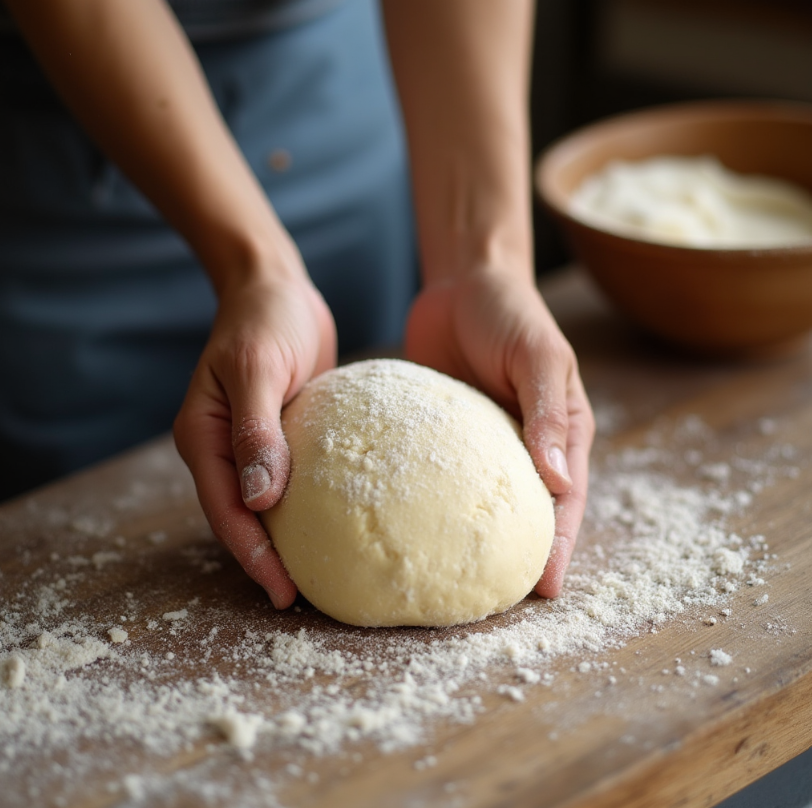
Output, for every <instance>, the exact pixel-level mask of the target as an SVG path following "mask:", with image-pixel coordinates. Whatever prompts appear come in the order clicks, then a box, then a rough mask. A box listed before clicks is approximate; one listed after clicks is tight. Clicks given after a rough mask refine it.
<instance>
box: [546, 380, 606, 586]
mask: <svg viewBox="0 0 812 808" xmlns="http://www.w3.org/2000/svg"><path fill="white" fill-rule="evenodd" d="M575 387H576V392H575V397H574V403H573V405H572V413H571V415H570V429H569V435H568V438H569V447H568V452H567V455H568V466H569V468H570V470H571V472H572V486H571V488H570V489H569V491H567V492H566V493H565V494H561V495H560V496H557V497H556V502H555V537H554V539H553V545H552V548H551V550H550V556H549V559H548V561H547V565H546V567H545V568H544V573H543V574H542V576H541V580H540V581H539V582H538V584H537V585H536V587H535V591H536V593H537V594H539V595H541V596H542V597H546V598H554V597H557V596H558V595H559V594H560V593H561V588H562V585H563V581H564V575H565V573H566V571H567V568H568V567H569V563H570V559H571V558H572V552H573V550H574V548H575V543H576V541H577V538H578V531H579V530H580V527H581V523H582V521H583V517H584V511H585V509H586V501H587V488H588V486H589V451H590V449H591V447H592V438H593V436H594V431H595V427H594V420H593V418H592V412H591V410H590V408H589V403H588V401H587V399H586V394H585V393H583V388H582V387H581V385H580V381H577V383H576V384H575Z"/></svg>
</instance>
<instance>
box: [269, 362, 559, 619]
mask: <svg viewBox="0 0 812 808" xmlns="http://www.w3.org/2000/svg"><path fill="white" fill-rule="evenodd" d="M282 425H283V428H284V431H285V435H286V436H287V440H288V443H289V445H290V451H291V474H290V481H289V483H288V487H287V489H286V491H285V495H284V496H283V498H282V500H281V501H280V502H279V503H278V504H277V505H276V506H275V507H274V508H272V509H271V510H269V511H265V512H264V513H263V514H262V520H263V522H264V524H265V526H266V528H267V529H268V532H269V533H270V535H271V538H272V539H273V543H274V545H275V547H276V549H277V551H278V552H279V555H280V556H281V557H282V561H283V562H284V564H285V567H286V568H287V570H288V572H289V573H290V576H291V578H293V581H294V582H295V584H296V586H297V587H298V588H299V590H300V591H301V593H302V594H303V595H304V596H305V597H306V598H307V599H308V600H309V601H310V602H311V603H313V605H315V606H316V607H317V608H319V609H321V610H322V611H323V612H325V613H326V614H328V615H330V616H331V617H334V618H335V619H336V620H340V621H342V622H344V623H351V624H353V625H357V626H450V625H457V624H460V623H468V622H472V621H475V620H481V619H483V618H484V617H487V616H488V615H491V614H495V613H497V612H502V611H504V610H505V609H507V608H509V607H510V606H512V605H513V604H514V603H516V602H517V601H519V600H521V599H522V598H523V597H524V596H525V595H527V593H528V592H529V591H530V590H531V589H532V588H533V586H534V585H535V584H536V582H537V581H538V579H539V578H540V576H541V573H542V571H543V569H544V565H545V563H546V561H547V556H548V554H549V551H550V545H551V543H552V539H553V530H554V515H553V505H552V499H551V497H550V494H549V493H548V491H547V489H546V488H545V486H544V484H543V483H542V481H541V479H540V478H539V476H538V474H537V473H536V470H535V467H534V465H533V461H532V460H531V459H530V455H529V454H528V452H527V450H526V449H525V447H524V444H523V443H522V440H521V430H520V428H519V426H518V424H517V423H516V422H515V420H514V419H513V418H511V417H510V416H509V415H508V414H507V413H505V412H504V411H503V410H502V409H501V408H500V407H498V406H497V405H496V404H494V403H493V402H492V401H491V400H490V399H489V398H488V397H487V396H485V395H483V394H482V393H480V392H478V391H476V390H474V389H473V388H471V387H469V386H468V385H466V384H463V383H462V382H459V381H456V380H455V379H452V378H450V377H448V376H445V375H443V374H441V373H438V372H436V371H434V370H430V369H429V368H426V367H423V366H421V365H416V364H413V363H411V362H404V361H400V360H394V359H377V360H370V361H365V362H356V363H354V364H351V365H346V366H344V367H341V368H338V369H336V370H331V371H328V372H327V373H324V374H322V375H321V376H319V377H318V378H316V379H314V380H313V381H311V382H310V383H309V384H307V385H306V386H305V387H304V388H303V390H302V391H301V392H300V393H299V395H298V396H297V397H296V398H295V399H294V400H293V401H292V402H291V403H290V404H289V405H288V406H287V407H286V408H285V410H284V411H283V414H282Z"/></svg>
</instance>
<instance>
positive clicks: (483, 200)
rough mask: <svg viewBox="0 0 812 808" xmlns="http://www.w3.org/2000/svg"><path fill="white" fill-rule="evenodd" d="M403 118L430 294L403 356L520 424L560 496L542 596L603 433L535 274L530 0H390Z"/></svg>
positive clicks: (579, 508)
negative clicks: (457, 381)
mask: <svg viewBox="0 0 812 808" xmlns="http://www.w3.org/2000/svg"><path fill="white" fill-rule="evenodd" d="M384 8H385V19H386V30H387V35H388V37H389V42H390V53H391V56H392V62H393V68H394V72H395V77H396V80H397V84H398V89H399V93H400V97H401V102H402V106H403V111H404V116H405V120H406V128H407V133H408V140H409V150H410V155H411V161H412V176H413V181H414V193H415V202H416V206H417V219H418V227H419V234H420V247H421V256H422V261H423V274H424V281H425V288H424V290H423V292H422V294H421V296H420V297H419V298H418V300H417V302H416V304H415V306H414V309H413V311H412V314H411V317H410V321H409V326H408V331H407V340H406V347H407V354H408V355H409V356H410V357H412V358H414V359H416V360H418V361H421V362H424V363H425V364H429V365H432V366H434V367H437V368H438V369H440V370H443V371H445V372H447V373H451V374H452V375H454V376H457V377H459V378H462V379H464V380H466V381H468V382H470V383H472V384H475V385H476V386H478V387H480V388H482V389H484V390H485V391H486V392H487V393H489V394H490V395H491V396H493V398H495V399H496V400H497V401H499V402H500V403H502V404H503V405H504V406H505V407H507V408H508V409H509V410H512V411H513V412H514V413H515V414H517V415H520V416H521V417H522V418H523V421H524V435H525V442H526V444H527V446H528V449H529V450H530V453H531V455H532V457H533V460H534V462H535V464H536V468H537V469H538V471H539V473H540V475H541V477H542V478H543V479H544V481H545V483H546V484H547V487H548V488H549V489H550V491H551V492H552V493H554V494H555V495H556V496H557V519H556V541H555V543H554V546H553V553H552V555H551V560H550V562H549V563H548V565H547V569H546V570H545V573H544V576H543V578H542V580H541V581H540V582H539V585H538V587H537V591H538V592H539V593H540V594H544V595H556V594H558V592H559V591H560V588H561V582H562V579H563V575H564V571H565V570H566V567H567V564H568V562H569V558H570V555H571V553H572V548H573V545H574V543H575V538H576V534H577V532H578V527H579V525H580V522H581V519H582V516H583V511H584V506H585V500H586V487H587V476H588V454H589V449H590V446H591V442H592V436H593V432H594V424H593V420H592V414H591V411H590V408H589V403H588V401H587V398H586V395H585V393H584V390H583V386H582V385H581V381H580V378H579V375H578V369H577V364H576V361H575V357H574V355H573V353H572V350H571V348H570V346H569V345H568V343H567V342H566V340H565V339H564V338H563V336H562V335H561V333H560V331H559V330H558V328H557V326H556V324H555V323H554V321H553V319H552V317H551V315H550V313H549V311H548V310H547V307H546V306H545V304H544V302H543V301H542V299H541V297H540V295H539V294H538V291H537V289H536V287H535V282H534V264H533V248H532V223H531V222H532V219H531V204H530V203H531V190H530V177H531V170H530V142H529V125H528V119H527V118H528V112H527V110H528V95H529V92H528V84H529V81H528V75H529V65H530V54H531V34H532V21H533V4H532V3H531V2H530V1H529V0H509V2H504V1H501V2H500V1H499V0H441V2H437V0H385V5H384Z"/></svg>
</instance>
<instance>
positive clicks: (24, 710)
mask: <svg viewBox="0 0 812 808" xmlns="http://www.w3.org/2000/svg"><path fill="white" fill-rule="evenodd" d="M762 429H763V427H762ZM770 429H771V430H772V431H774V430H773V429H772V427H770ZM771 434H772V432H771ZM712 449H713V432H712V430H711V429H710V428H709V427H708V426H707V425H706V424H704V423H703V422H701V421H699V420H698V419H684V420H682V421H680V422H677V423H675V424H670V425H669V424H660V425H658V427H657V429H656V430H654V431H653V432H652V433H651V434H650V435H649V436H648V437H647V439H646V440H645V442H644V443H643V445H640V446H636V447H629V448H627V449H625V450H623V451H621V452H618V453H614V454H610V455H609V456H608V457H607V459H606V461H605V462H604V463H602V464H601V466H600V467H599V468H596V469H595V471H594V474H593V479H592V482H591V495H590V502H589V505H588V510H587V514H586V518H585V524H584V530H583V534H584V536H585V537H586V538H585V541H584V542H583V544H582V546H581V547H580V548H578V550H577V551H576V553H575V555H574V557H573V562H572V566H571V569H570V572H569V575H568V578H567V583H566V588H565V593H564V595H563V596H562V597H561V598H560V599H558V600H555V601H543V600H540V599H537V598H532V597H531V598H528V599H527V600H525V601H523V602H522V603H520V604H519V605H518V606H517V607H515V608H514V609H513V610H512V611H511V612H509V613H508V614H506V615H504V616H502V617H501V618H500V619H499V620H498V621H486V622H484V623H481V624H476V625H474V626H470V627H466V628H459V629H453V630H442V631H431V630H380V631H377V630H374V631H365V630H355V629H352V628H349V627H344V626H340V625H338V624H334V623H328V622H326V621H324V620H320V619H319V618H318V616H317V615H312V614H311V613H309V612H305V613H298V614H297V613H296V612H289V613H285V614H282V615H277V614H276V613H275V612H274V611H273V609H272V608H271V607H270V606H269V605H268V604H266V603H265V601H263V600H261V599H259V595H257V599H256V600H251V601H250V603H247V604H246V605H239V604H240V603H241V601H239V599H236V600H235V596H234V593H233V592H232V591H231V589H230V588H229V587H233V586H234V583H233V582H234V581H240V580H241V578H239V577H238V576H236V575H233V574H232V577H230V578H223V579H222V580H221V579H220V578H218V576H226V575H229V574H230V571H231V573H233V570H234V566H233V562H231V561H230V560H229V558H228V556H227V555H226V554H225V553H224V551H222V550H221V549H220V548H219V547H218V546H217V544H216V543H214V542H213V540H212V539H211V537H210V534H208V532H207V530H206V529H205V527H203V526H201V527H200V528H199V532H198V533H196V532H195V529H194V526H192V527H190V533H189V535H190V536H191V539H190V540H189V545H188V546H186V547H184V548H183V549H182V550H181V551H179V552H178V554H177V555H176V557H175V558H176V559H178V561H177V563H182V564H185V565H186V566H185V568H184V572H181V573H180V574H185V575H188V576H191V577H192V578H194V576H199V580H200V587H199V593H200V596H199V597H198V598H194V599H193V600H192V601H190V602H188V603H185V604H183V605H182V606H180V605H179V604H177V603H176V602H173V601H171V600H169V599H168V597H167V594H166V591H165V590H164V589H162V587H163V586H165V584H164V583H161V581H162V580H163V579H160V577H159V576H153V577H152V578H150V580H151V581H154V583H153V584H152V585H153V586H154V588H153V589H149V588H147V589H145V590H143V591H139V592H127V591H126V590H123V591H121V592H120V593H119V598H118V600H116V601H115V602H110V603H109V604H108V605H107V607H106V610H101V611H99V610H98V609H95V608H94V609H89V608H86V607H85V605H84V603H83V601H82V600H81V598H80V596H79V594H80V592H83V591H85V589H86V588H87V587H92V584H93V581H94V577H95V576H96V575H98V574H99V570H98V566H99V565H97V564H96V563H95V562H94V561H93V560H92V559H93V558H94V557H95V555H96V554H97V553H108V552H116V553H120V554H121V558H120V559H117V560H115V561H114V560H113V559H112V558H108V557H106V556H104V558H105V561H104V562H103V564H102V566H104V565H105V564H107V563H111V564H112V563H115V564H116V565H117V567H116V568H118V566H123V565H124V564H148V563H149V561H148V558H149V553H163V552H164V551H165V547H166V546H167V545H168V544H169V537H168V536H167V538H166V540H164V539H162V540H161V541H160V542H155V541H154V540H153V539H152V538H151V536H153V535H154V533H145V534H144V536H143V541H139V540H137V539H128V540H127V542H126V545H125V547H124V548H122V547H120V546H119V545H118V544H115V546H116V547H117V549H116V550H115V551H113V550H109V549H107V548H105V546H104V542H105V541H109V542H112V543H115V534H116V524H115V520H114V519H113V520H112V522H111V521H110V518H109V516H108V515H107V514H99V515H97V514H94V513H91V514H90V516H89V517H88V519H86V520H80V521H79V524H81V525H82V526H83V528H84V530H83V531H82V532H80V533H77V534H76V544H75V545H70V544H66V545H64V546H65V548H66V549H65V554H64V557H60V556H59V555H55V556H52V557H51V558H50V560H49V561H47V562H44V563H42V564H40V565H39V566H37V567H35V568H34V567H32V569H31V574H30V575H29V576H28V579H27V581H26V582H25V584H24V585H22V586H21V587H20V588H19V590H18V591H17V592H16V593H13V594H12V595H11V597H10V599H9V600H7V601H6V602H5V603H4V606H3V610H2V612H0V783H2V786H3V789H4V798H5V799H6V803H5V804H6V805H8V806H9V808H15V807H16V806H24V805H30V804H32V802H33V803H37V802H38V801H40V797H42V795H51V797H50V798H49V799H50V803H49V804H54V805H57V806H59V805H69V804H72V803H75V802H79V801H81V800H80V798H81V796H82V795H83V794H86V793H87V792H86V791H83V789H84V788H85V787H86V783H88V782H97V783H98V782H102V783H104V782H106V783H107V788H108V790H109V792H110V794H111V795H112V797H115V799H116V800H118V801H119V802H120V803H122V804H126V805H131V806H140V805H150V806H162V805H167V806H168V805H171V804H173V800H174V801H176V802H177V801H180V797H181V796H183V795H187V797H188V795H192V796H191V797H190V798H189V800H190V801H192V802H196V803H198V804H204V805H205V804H240V805H241V806H245V808H252V806H254V805H256V806H276V805H278V803H277V801H276V798H275V797H274V794H275V793H276V791H277V789H278V783H279V782H282V781H284V780H285V779H286V778H287V779H288V780H290V778H297V777H309V776H310V775H312V774H313V773H312V772H311V773H309V774H308V773H307V771H306V769H307V761H308V760H311V759H312V758H313V757H323V756H328V755H334V756H342V755H345V754H347V750H352V749H353V748H356V745H357V744H360V743H361V742H366V743H367V744H374V745H375V747H376V748H377V749H378V750H379V751H380V752H382V753H390V752H396V751H398V750H404V749H409V748H412V747H414V746H415V745H416V744H419V743H426V744H430V743H431V740H432V737H433V735H434V732H435V730H436V728H437V727H438V726H439V725H440V724H442V723H443V722H450V723H452V724H475V723H476V722H477V720H478V718H479V716H480V715H481V714H482V713H483V712H484V711H485V710H486V709H492V708H491V707H489V706H488V705H489V704H491V703H492V702H489V699H490V698H491V697H493V698H495V699H497V701H498V702H500V703H501V704H502V705H503V707H504V708H506V709H514V708H515V707H513V705H518V704H521V703H523V702H526V701H527V700H528V699H529V698H530V696H531V695H532V694H533V692H534V689H536V688H546V689H549V692H551V693H552V692H555V689H556V688H557V687H558V685H559V683H560V681H561V679H560V677H561V672H562V670H566V669H571V670H572V671H573V675H575V676H577V677H580V678H581V679H583V680H584V681H587V682H594V684H593V685H592V687H593V689H594V692H595V698H594V705H595V706H594V709H609V707H610V705H612V704H613V702H612V700H611V698H608V697H607V696H606V695H605V694H607V693H610V692H611V691H612V689H613V688H615V686H616V685H617V684H618V682H619V680H620V679H621V678H623V677H626V676H628V673H627V672H626V671H624V670H623V669H620V668H618V667H617V666H615V665H614V664H613V660H612V651H613V649H616V648H619V647H621V646H623V645H624V644H626V643H628V642H630V641H633V640H634V639H635V638H637V637H639V636H641V635H642V634H645V633H648V632H657V631H660V630H663V629H664V628H665V627H667V626H668V625H669V624H674V623H675V622H676V621H684V622H685V625H686V626H689V627H690V626H696V625H702V620H703V619H709V618H711V617H712V618H713V620H714V622H715V621H716V620H717V619H722V620H727V619H728V618H729V617H730V616H731V611H730V600H731V596H732V595H734V594H735V593H736V592H737V591H738V590H739V589H741V588H743V587H744V588H746V587H748V586H752V587H756V588H758V587H761V586H764V585H765V584H766V582H767V579H768V577H769V575H770V574H771V570H773V569H774V567H775V562H776V558H775V554H774V553H768V552H767V550H768V547H767V540H766V537H765V536H764V535H761V534H754V535H748V534H744V535H740V534H739V533H737V532H735V531H733V530H732V529H731V528H730V527H729V524H730V522H731V521H732V520H733V519H736V518H738V517H741V516H742V515H744V514H746V512H747V511H746V509H747V508H748V507H749V505H750V504H751V503H752V500H753V497H755V496H757V494H758V492H759V491H760V490H763V488H765V487H767V486H769V485H770V484H771V483H772V482H773V481H774V480H775V479H777V478H778V477H781V476H792V475H793V474H794V473H796V471H797V465H794V464H795V463H796V462H797V461H798V458H797V455H796V454H795V453H793V451H792V447H787V446H782V445H780V444H773V445H772V446H771V447H770V448H769V449H768V450H767V455H766V456H765V457H746V458H745V457H739V456H736V457H735V458H726V459H724V460H722V459H719V458H718V457H714V456H713V453H712ZM686 457H688V458H689V459H686ZM721 462H724V463H726V464H727V466H728V467H729V469H730V472H729V473H724V474H711V475H706V474H697V475H696V477H695V479H696V483H695V484H693V485H683V484H678V483H677V482H675V480H674V476H673V472H674V469H675V468H678V467H679V468H682V469H683V470H684V469H691V468H695V469H699V468H701V467H703V466H706V467H708V466H709V464H710V467H712V466H713V465H715V464H718V463H721ZM169 471H171V469H170V470H169ZM170 479H171V477H170ZM150 491H151V489H148V488H139V490H138V491H137V492H136V494H137V495H136V494H134V493H132V492H129V493H124V494H122V495H121V496H120V497H117V498H116V501H115V504H114V508H115V510H116V512H117V513H126V510H127V507H130V506H132V507H136V506H137V507H139V508H143V507H144V506H145V505H146V504H148V503H149V502H150V497H151V496H152V495H151V493H150ZM187 493H188V494H189V495H191V493H190V492H187ZM91 510H92V509H91ZM34 515H35V516H36V519H37V523H38V524H42V520H43V514H41V513H35V514H34ZM76 519H77V517H71V515H70V514H69V513H60V514H57V515H53V516H52V517H51V518H50V519H49V521H50V522H51V523H52V525H53V529H54V530H73V531H75V529H76V528H75V525H76ZM71 525H73V526H71ZM99 525H103V526H104V535H99V533H100V530H99V529H98V528H99ZM91 527H93V528H94V530H91ZM20 530H21V533H24V526H22V527H21V528H20ZM91 534H92V535H91ZM80 558H81V559H85V561H86V562H87V563H84V562H80V561H78V559H80ZM210 565H218V566H215V567H212V566H210ZM150 569H156V570H157V568H152V567H150ZM173 574H174V572H173ZM212 582H214V584H213V585H212ZM755 602H758V603H760V604H762V605H763V604H764V603H766V602H767V600H766V596H764V595H760V596H757V597H756V601H755ZM167 606H171V607H173V608H172V610H171V611H164V609H166V607H167ZM308 615H310V616H308ZM124 625H126V626H127V628H126V630H125V629H124V628H122V626H124ZM687 630H691V629H687ZM701 630H703V631H714V630H716V629H714V628H712V627H711V626H710V625H708V626H707V627H705V628H702V629H701ZM787 630H789V628H788V627H787V626H786V625H785V624H782V622H781V620H780V617H777V616H771V620H770V622H769V624H768V626H767V631H769V632H771V633H773V634H775V635H776V636H780V634H781V633H782V632H785V631H787ZM739 669H740V662H739V660H738V659H734V658H733V657H732V655H730V654H728V653H727V652H726V651H724V650H722V649H720V648H715V649H714V650H712V651H711V652H710V654H709V656H707V657H705V658H701V659H700V658H699V656H697V657H696V658H692V659H690V660H688V659H678V660H676V661H675V662H674V663H673V666H672V667H669V668H668V671H669V673H668V674H667V675H666V674H665V673H663V674H662V675H661V677H660V678H661V679H662V682H660V681H656V682H651V683H648V684H646V687H647V688H649V689H650V690H651V692H652V693H654V694H655V695H656V696H658V697H659V696H663V697H664V696H667V694H668V686H667V685H666V684H664V682H672V681H673V682H674V683H680V686H683V687H686V688H713V687H718V686H720V684H721V683H722V682H723V681H726V679H725V677H726V676H728V675H735V674H737V672H739ZM741 675H744V674H743V673H742V674H741ZM658 676H659V668H658ZM602 694H604V695H602ZM554 734H556V733H554ZM94 744H95V746H94ZM99 745H103V746H104V748H105V749H109V750H111V751H110V758H109V760H107V759H105V758H104V757H103V756H102V757H100V756H98V755H95V756H94V755H93V754H91V753H89V752H87V751H84V750H87V749H94V748H95V749H98V748H99ZM228 750H231V753H232V754H236V755H238V756H241V759H242V760H243V761H244V765H243V767H242V768H240V769H239V770H238V771H234V770H232V768H233V767H232V765H231V764H230V763H229V761H230V758H228ZM268 750H275V754H277V755H278V756H279V759H280V760H281V761H283V762H284V766H283V767H282V768H281V769H280V770H279V771H278V772H276V773H273V774H271V773H269V772H268V771H266V770H265V768H263V767H262V766H260V765H257V766H256V767H255V768H252V767H251V766H250V765H249V763H250V760H251V756H252V755H257V756H259V755H261V754H263V753H267V752H268ZM178 752H184V753H188V755H189V756H191V757H195V756H196V759H198V760H199V762H198V763H196V764H192V763H190V764H189V765H188V767H186V768H185V769H184V770H181V771H179V772H175V773H161V768H162V762H163V761H164V760H165V759H166V758H167V757H168V756H170V755H173V754H177V753H178ZM224 754H225V755H226V756H225V757H223V755H224ZM190 759H191V758H190ZM421 761H422V762H421V763H420V766H417V764H415V766H416V767H417V768H425V767H427V766H432V765H434V764H435V763H436V756H435V755H428V756H427V757H424V758H421ZM428 761H431V762H428ZM135 767H137V768H135ZM314 776H315V775H314ZM179 795H180V796H179ZM112 797H111V799H112ZM42 802H43V804H45V801H44V800H43V801H42Z"/></svg>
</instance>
